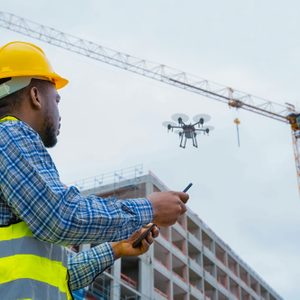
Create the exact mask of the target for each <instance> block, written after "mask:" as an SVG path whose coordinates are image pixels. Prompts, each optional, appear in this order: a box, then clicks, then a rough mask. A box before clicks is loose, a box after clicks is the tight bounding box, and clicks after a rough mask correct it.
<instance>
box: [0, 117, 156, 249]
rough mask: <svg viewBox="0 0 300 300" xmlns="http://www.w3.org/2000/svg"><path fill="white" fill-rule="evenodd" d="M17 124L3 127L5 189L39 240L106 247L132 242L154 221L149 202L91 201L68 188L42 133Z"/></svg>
mask: <svg viewBox="0 0 300 300" xmlns="http://www.w3.org/2000/svg"><path fill="white" fill-rule="evenodd" d="M15 123H17V124H14V125H11V126H2V127H1V128H0V135H1V139H0V153H1V155H0V188H1V192H2V195H3V197H4V201H5V202H6V204H7V205H8V206H9V207H10V209H11V210H12V212H13V213H14V214H15V215H16V216H17V217H18V218H20V219H21V220H23V221H24V222H25V223H27V225H28V226H29V227H30V229H31V231H32V233H33V235H34V236H35V237H37V238H38V239H41V240H44V241H48V242H52V243H58V244H62V245H79V244H84V243H92V242H93V243H98V244H100V243H103V242H108V241H117V240H122V239H126V238H128V236H129V235H131V234H132V233H133V232H134V231H136V230H138V229H139V228H140V227H141V226H143V225H145V224H148V223H150V222H151V221H152V218H153V210H152V205H151V203H150V201H149V200H147V199H127V200H122V201H121V200H116V199H112V198H108V199H104V198H101V197H97V196H95V195H91V196H87V197H85V196H83V195H81V193H80V192H79V190H78V189H77V188H76V187H69V188H65V186H64V185H63V184H62V183H61V181H60V179H59V176H58V172H57V170H56V168H55V166H54V163H53V161H52V159H51V157H50V155H49V154H48V152H47V151H46V149H45V148H44V146H43V144H42V142H41V140H40V138H39V136H38V134H37V133H36V132H35V131H33V130H32V129H31V128H30V127H29V126H27V125H24V123H23V122H15ZM22 124H23V125H22Z"/></svg>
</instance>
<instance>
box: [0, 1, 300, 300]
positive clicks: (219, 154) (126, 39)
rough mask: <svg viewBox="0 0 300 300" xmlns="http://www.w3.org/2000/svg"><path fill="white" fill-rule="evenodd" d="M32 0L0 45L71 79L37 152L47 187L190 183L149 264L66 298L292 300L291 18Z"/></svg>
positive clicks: (131, 188)
mask: <svg viewBox="0 0 300 300" xmlns="http://www.w3.org/2000/svg"><path fill="white" fill-rule="evenodd" d="M268 1H269V0H268ZM289 1H290V0H289ZM34 2H36V3H35V5H36V11H35V10H34V11H33V12H30V11H29V8H28V7H26V5H25V4H21V5H20V6H19V4H18V5H17V1H16V0H12V3H11V4H7V5H6V7H5V8H2V9H1V11H0V31H1V35H0V40H1V44H2V45H4V44H5V43H9V42H10V41H13V40H15V41H26V42H30V43H34V44H36V45H38V46H40V47H42V48H43V49H44V50H45V52H46V54H47V56H48V57H49V58H51V64H53V65H54V66H55V69H58V70H59V73H63V74H66V77H67V78H68V79H70V85H69V86H68V87H67V88H66V89H63V90H62V91H59V94H60V97H61V101H60V104H59V105H60V115H61V117H62V130H61V134H60V136H59V137H58V139H59V143H58V146H56V147H55V148H53V149H52V148H51V149H49V153H50V155H51V157H52V158H53V160H54V161H55V164H56V166H57V168H58V170H59V173H60V175H61V181H62V183H64V184H66V186H74V187H76V188H77V189H78V190H79V191H80V192H81V194H82V195H84V196H89V195H96V196H98V197H100V198H104V199H105V198H111V197H113V198H116V199H118V201H122V200H124V199H135V198H147V196H148V195H149V194H151V193H153V192H161V191H170V190H171V191H173V190H176V191H177V190H180V191H182V190H183V188H184V187H185V186H186V185H187V184H188V183H189V182H191V183H193V186H192V187H191V189H190V190H189V192H188V193H189V195H190V199H189V201H188V203H187V212H186V213H185V214H184V215H182V216H181V217H180V218H179V219H178V221H177V222H176V223H175V224H174V225H172V226H170V227H160V228H159V236H158V237H157V238H156V239H155V241H154V243H153V245H152V246H151V247H150V248H149V251H148V252H146V253H145V254H143V255H141V256H132V257H122V258H121V259H117V260H116V261H115V262H114V264H113V266H111V267H109V268H108V269H106V270H105V271H104V272H103V273H102V274H99V275H98V276H97V277H96V278H95V279H94V281H93V283H92V284H90V285H89V286H87V287H86V288H82V289H79V290H76V291H72V294H73V297H74V299H75V300H98V299H99V300H118V299H120V300H167V299H168V300H173V299H174V300H284V299H285V300H299V299H300V288H299V287H298V282H299V280H300V275H299V270H300V263H299V261H300V260H299V254H298V252H299V247H300V244H299V242H298V241H297V239H296V238H295V237H297V236H298V234H299V228H300V202H299V195H300V110H299V106H300V102H299V101H298V99H299V96H298V93H297V88H294V87H295V86H297V85H296V84H297V81H296V80H295V79H294V78H299V76H300V74H298V73H297V72H298V71H297V67H296V68H295V66H298V64H299V65H300V57H299V60H298V52H297V51H296V50H295V49H298V48H297V47H300V43H299V44H298V43H297V42H296V41H295V39H294V38H293V37H294V35H291V36H289V34H287V33H288V32H290V33H291V32H293V30H294V28H296V27H297V26H300V23H299V22H298V23H299V24H294V23H293V24H292V21H291V22H289V21H288V20H298V19H299V20H300V18H298V16H296V14H297V9H295V8H293V5H291V6H289V7H287V6H284V7H283V6H281V5H279V4H278V6H277V5H273V4H272V3H271V1H269V2H268V5H267V4H266V3H265V4H261V3H259V2H258V0H255V1H254V2H255V4H254V2H253V4H252V5H250V4H248V5H245V7H243V6H240V4H239V3H238V1H237V0H233V1H232V2H233V3H231V4H228V6H227V5H225V4H224V3H223V4H221V3H219V4H218V5H213V4H212V3H207V4H205V5H204V4H203V5H204V6H203V7H202V5H200V4H199V3H196V1H194V0H192V2H193V4H190V5H191V6H190V7H189V5H183V4H180V5H179V4H178V3H177V5H178V7H176V8H174V7H173V5H174V4H170V3H163V4H162V3H158V1H154V2H155V3H152V4H151V5H150V4H149V3H148V4H145V7H142V6H140V5H141V4H140V3H138V1H137V0H134V1H133V2H135V5H134V6H135V8H133V6H132V7H131V4H129V5H127V4H125V3H122V4H121V3H119V4H118V5H116V6H117V7H118V9H115V8H114V6H113V5H111V4H108V3H105V4H104V2H105V1H103V3H101V4H100V3H95V2H94V1H91V0H89V1H87V3H86V5H83V4H80V5H79V4H78V5H77V4H75V3H71V2H68V1H66V3H59V2H58V1H57V0H54V1H53V3H49V8H48V7H46V4H42V3H39V2H38V1H34ZM156 2H157V3H156ZM167 2H168V1H167ZM115 4H116V3H115ZM60 5H61V9H60V12H57V7H59V6H60ZM73 5H74V7H72V6H73ZM260 5H261V7H260ZM174 6H176V5H174ZM246 6H247V8H246ZM270 6H272V9H271V8H270ZM258 7H260V8H258ZM202 8H203V9H202ZM48 9H49V10H48ZM269 9H270V10H269ZM299 9H300V7H299ZM66 11H68V12H70V11H71V12H72V13H70V15H68V16H66V14H63V13H62V12H66ZM208 11H209V12H210V13H208ZM299 11H300V10H299ZM262 12H265V14H263V13H262ZM168 14H170V15H168ZM198 14H199V15H198ZM281 14H282V15H283V16H284V18H286V20H287V21H286V22H285V23H284V22H282V23H280V24H277V20H278V19H280V18H281ZM266 15H268V17H269V19H268V18H266ZM253 16H256V17H255V18H253ZM254 19H255V20H256V22H257V24H256V25H255V26H254V25H253V24H252V23H253V20H254ZM78 20H80V22H79V21H78ZM179 20H180V21H179ZM268 20H269V21H268ZM294 22H295V23H296V21H294ZM283 23H284V25H283ZM237 24H240V25H239V26H240V28H239V26H238V25H237ZM251 24H252V25H253V26H252V25H251ZM276 24H277V25H276ZM199 28H200V29H199ZM199 30H200V31H199ZM233 32H234V34H233ZM275 32H276V34H275ZM219 33H220V34H219ZM277 35H278V36H280V37H281V39H282V40H284V41H285V42H283V41H282V42H281V43H280V45H278V44H277ZM102 43H103V44H102ZM281 51H282V52H281ZM56 66H58V68H57V67H56ZM294 69H295V70H294ZM299 70H300V68H299ZM194 74H199V75H200V76H198V75H194ZM205 74H207V76H206V75H205ZM285 74H286V75H285ZM287 74H289V75H287ZM203 75H205V78H203V77H202V76H203ZM206 78H210V79H206ZM293 80H295V81H293ZM216 82H221V83H216ZM244 90H245V91H244ZM252 92H253V93H252ZM254 94H259V95H262V97H260V96H255V95H254ZM130 166H132V167H130ZM103 170H108V171H107V172H106V173H103ZM95 174H100V175H97V176H95ZM0 208H1V207H0ZM0 211H1V210H0ZM96 245H97V244H82V245H80V246H69V247H67V250H68V251H69V252H72V253H80V252H82V251H87V250H89V249H91V248H93V247H95V246H96ZM0 279H1V278H0ZM0 295H1V293H0ZM10 300H11V299H10ZM35 300H44V299H35ZM53 300H55V299H53Z"/></svg>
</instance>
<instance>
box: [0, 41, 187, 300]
mask: <svg viewBox="0 0 300 300" xmlns="http://www.w3.org/2000/svg"><path fill="white" fill-rule="evenodd" d="M67 83H68V81H67V80H66V79H64V78H62V77H61V76H59V75H58V74H57V73H55V72H54V71H53V69H52V67H51V65H50V63H49V61H48V60H47V58H46V56H45V54H44V52H43V51H42V50H41V49H40V48H39V47H37V46H35V45H33V44H30V43H25V42H12V43H9V44H7V45H4V46H3V47H1V48H0V225H1V226H2V227H0V299H25V298H26V299H71V293H70V290H69V284H71V288H72V289H76V288H79V287H81V286H83V285H84V284H86V283H87V282H88V283H89V282H90V280H91V276H92V275H97V273H98V271H99V272H101V271H102V270H103V269H105V268H106V267H107V266H108V265H110V264H111V262H112V260H113V259H114V258H117V257H118V255H124V254H129V255H132V254H133V255H136V254H138V253H142V252H143V251H144V250H147V247H148V246H147V244H143V246H141V247H140V249H139V250H137V251H135V252H134V251H133V248H132V247H130V246H128V245H131V243H132V238H131V239H129V240H127V241H123V242H122V243H123V244H122V243H121V244H113V243H112V244H111V243H108V242H109V241H120V240H124V239H126V238H128V237H129V236H130V235H131V234H132V233H133V232H135V231H137V230H139V229H140V228H141V227H142V226H144V225H146V224H149V223H151V222H152V223H155V224H157V225H158V226H170V225H172V224H174V223H175V222H176V220H177V218H178V217H179V216H180V215H181V214H183V213H184V212H185V211H186V207H185V202H186V201H187V200H188V195H187V194H186V193H182V192H161V193H152V194H150V195H149V196H148V197H147V198H145V199H128V200H124V201H116V200H114V199H103V198H100V197H97V196H94V195H92V196H88V197H84V196H82V195H81V194H80V192H79V191H78V190H77V189H76V188H75V187H73V186H71V187H69V188H65V186H64V185H63V184H62V183H61V181H60V179H59V175H58V172H57V170H56V167H55V165H54V163H53V161H52V159H51V157H50V156H49V154H48V152H47V150H46V148H45V147H53V146H55V144H56V143H57V135H58V134H59V128H60V121H61V118H60V115H59V110H58V103H59V101H60V96H59V94H58V93H57V89H60V88H62V87H64V86H65V85H66V84H67ZM152 233H153V235H151V234H149V236H148V244H149V243H151V242H152V238H153V237H155V236H156V235H157V231H155V230H154V231H153V232H152ZM82 243H103V244H102V245H100V246H98V248H96V249H94V248H93V249H94V250H93V249H91V251H89V252H88V253H85V254H81V255H78V256H75V257H74V258H73V259H70V260H69V262H67V259H66V257H65V254H64V251H63V248H62V247H61V246H59V245H79V244H82ZM124 243H125V244H126V245H127V246H128V247H125V248H126V249H127V250H126V251H127V252H126V253H124V252H122V253H121V254H120V253H119V252H118V249H120V248H121V249H123V246H122V245H124ZM144 243H147V242H146V241H145V242H144ZM120 245H121V246H120ZM68 269H69V270H70V280H69V279H68V274H67V273H68ZM91 270H94V271H91ZM81 271H82V272H81ZM90 273H92V275H91V274H90ZM86 278H88V279H86ZM83 282H84V283H83Z"/></svg>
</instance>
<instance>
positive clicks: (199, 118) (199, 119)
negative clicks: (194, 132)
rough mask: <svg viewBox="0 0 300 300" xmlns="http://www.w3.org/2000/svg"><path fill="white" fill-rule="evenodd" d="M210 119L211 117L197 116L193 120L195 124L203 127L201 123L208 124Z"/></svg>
mask: <svg viewBox="0 0 300 300" xmlns="http://www.w3.org/2000/svg"><path fill="white" fill-rule="evenodd" d="M210 119H211V117H210V116H209V115H206V114H198V115H196V116H195V117H194V118H193V120H194V121H195V122H200V124H201V125H203V123H206V122H208V121H209V120H210Z"/></svg>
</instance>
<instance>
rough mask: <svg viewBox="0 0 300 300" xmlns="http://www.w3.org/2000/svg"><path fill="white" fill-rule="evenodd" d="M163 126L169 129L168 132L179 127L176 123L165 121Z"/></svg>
mask: <svg viewBox="0 0 300 300" xmlns="http://www.w3.org/2000/svg"><path fill="white" fill-rule="evenodd" d="M162 126H164V127H167V128H168V130H170V129H171V128H172V126H177V124H176V123H174V122H171V121H164V122H163V123H162Z"/></svg>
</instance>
